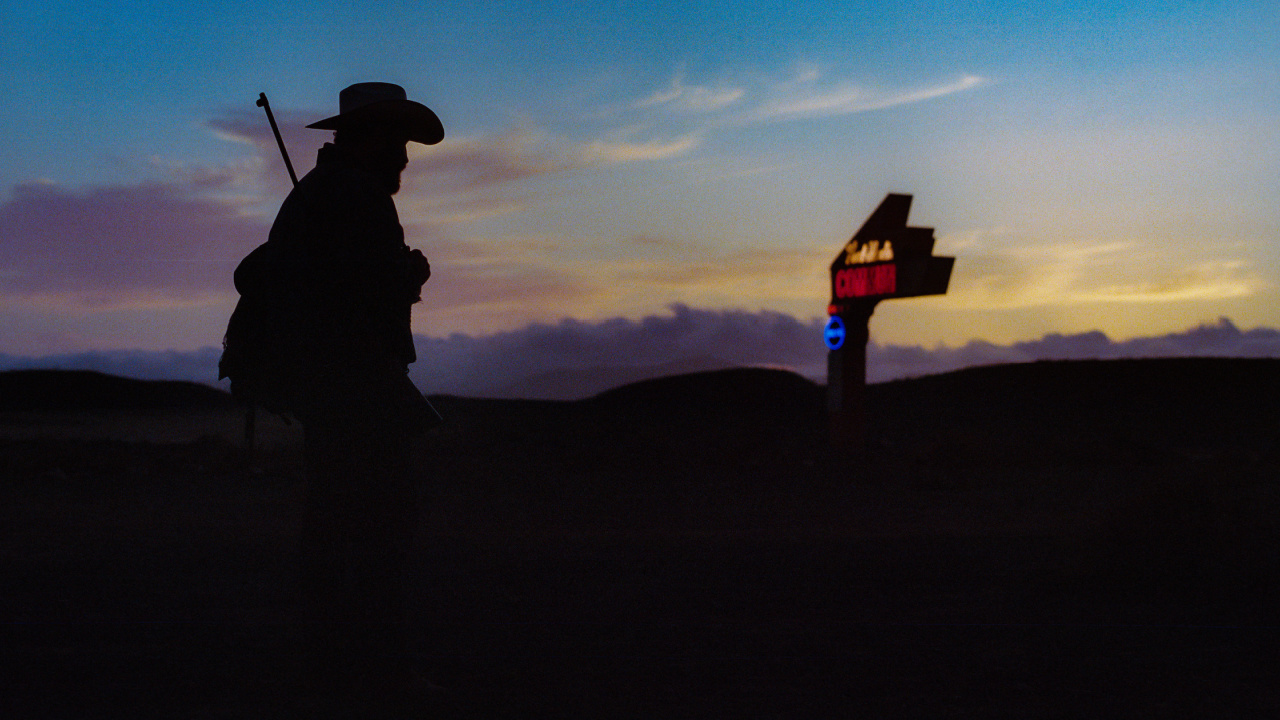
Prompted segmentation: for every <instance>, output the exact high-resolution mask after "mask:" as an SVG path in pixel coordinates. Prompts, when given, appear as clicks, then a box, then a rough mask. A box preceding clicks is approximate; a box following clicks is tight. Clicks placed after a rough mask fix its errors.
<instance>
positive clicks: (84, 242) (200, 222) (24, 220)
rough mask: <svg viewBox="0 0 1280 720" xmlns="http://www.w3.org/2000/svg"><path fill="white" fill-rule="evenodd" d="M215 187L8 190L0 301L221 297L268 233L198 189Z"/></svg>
mask: <svg viewBox="0 0 1280 720" xmlns="http://www.w3.org/2000/svg"><path fill="white" fill-rule="evenodd" d="M223 181H224V180H223V179H219V178H216V177H202V178H199V179H196V180H194V181H193V182H192V183H191V184H188V185H177V184H165V183H146V184H140V185H131V186H116V187H98V188H91V189H88V190H84V191H79V192H75V191H70V190H66V189H64V188H61V187H58V186H56V185H40V184H29V185H19V186H17V187H15V188H13V192H12V197H11V198H10V199H9V200H8V201H7V202H5V203H3V205H0V238H3V240H4V242H3V243H2V244H0V267H2V268H3V272H2V273H0V296H4V297H8V298H33V297H45V298H54V299H57V300H59V301H62V302H65V301H67V300H70V301H72V302H73V303H77V304H81V305H88V306H112V305H127V304H134V303H139V302H144V303H145V302H157V301H159V302H172V301H189V300H193V299H197V298H200V297H204V296H208V295H210V294H226V293H227V292H228V291H229V290H230V289H231V283H230V278H231V272H232V270H233V269H234V268H235V263H236V262H237V261H238V260H239V259H240V257H242V256H243V255H244V254H245V253H247V252H248V251H249V250H251V249H252V248H253V247H254V246H255V245H256V244H257V243H259V242H261V241H262V239H264V238H265V237H266V233H267V227H266V226H265V225H264V224H263V223H262V222H261V221H260V220H256V219H253V218H250V217H246V216H243V215H241V214H240V213H239V212H238V211H237V208H236V206H234V205H233V204H230V203H227V202H223V201H219V200H215V199H209V198H207V197H202V196H201V195H200V194H199V192H198V191H200V190H204V189H207V188H208V187H209V186H216V185H218V184H220V183H221V182H223Z"/></svg>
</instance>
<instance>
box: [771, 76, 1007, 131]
mask: <svg viewBox="0 0 1280 720" xmlns="http://www.w3.org/2000/svg"><path fill="white" fill-rule="evenodd" d="M988 82H989V81H988V80H987V79H985V78H982V77H979V76H977V75H965V76H963V77H961V78H959V79H958V80H954V81H951V82H946V83H941V84H935V85H926V86H924V87H918V88H907V89H887V90H886V89H881V88H875V87H870V86H865V85H859V84H855V83H851V82H839V83H836V84H835V85H830V86H823V85H821V84H820V83H819V78H818V76H817V74H816V73H814V72H812V71H810V72H807V73H805V74H804V75H803V76H802V77H801V78H800V79H799V80H798V81H796V82H792V83H786V84H783V85H780V86H778V87H775V88H774V89H772V90H771V92H770V94H771V95H772V97H770V98H769V99H768V100H766V101H765V102H763V103H762V104H761V105H760V106H759V107H757V108H756V109H755V110H754V111H753V112H752V113H751V114H750V119H751V120H753V121H756V122H772V121H782V120H797V119H805V118H824V117H832V116H836V115H851V114H854V113H862V112H869V111H872V110H884V109H886V108H891V107H897V106H899V105H910V104H912V103H919V102H924V101H926V100H933V99H935V98H940V97H945V96H947V95H953V94H955V93H959V92H964V91H966V90H972V89H974V88H977V87H981V86H982V85H985V84H987V83H988Z"/></svg>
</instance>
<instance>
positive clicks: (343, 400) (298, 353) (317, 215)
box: [229, 145, 425, 423]
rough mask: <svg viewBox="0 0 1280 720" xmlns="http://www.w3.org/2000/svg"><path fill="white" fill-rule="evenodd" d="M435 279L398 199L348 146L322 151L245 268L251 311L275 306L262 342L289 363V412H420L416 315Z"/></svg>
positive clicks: (242, 287) (280, 373)
mask: <svg viewBox="0 0 1280 720" xmlns="http://www.w3.org/2000/svg"><path fill="white" fill-rule="evenodd" d="M418 258H421V255H418ZM424 279H425V278H423V277H422V275H421V272H420V270H419V269H418V266H417V264H416V263H415V261H414V258H413V253H412V252H411V251H410V250H409V248H408V247H407V246H406V245H405V242H404V231H403V229H402V228H401V227H400V220H399V217H398V215H397V213H396V207H395V203H394V202H393V201H392V199H391V195H390V194H389V193H388V192H387V191H386V190H385V189H383V187H382V186H381V185H380V184H379V183H378V182H377V179H376V178H374V177H373V176H372V175H370V174H369V173H367V172H366V171H364V170H362V169H360V168H358V167H356V166H355V165H354V164H352V163H351V162H349V161H348V160H347V159H346V158H345V157H344V155H343V150H342V149H341V148H340V147H337V146H334V145H325V146H324V147H323V148H321V150H320V152H319V155H318V157H317V162H316V167H315V169H313V170H312V171H311V172H309V173H307V175H306V176H305V177H303V178H302V180H301V181H299V182H298V185H297V187H295V188H294V189H293V191H292V192H291V193H289V196H288V197H287V198H286V199H285V201H284V204H283V205H282V206H281V207H280V212H279V214H278V215H277V216H276V221H275V224H274V225H273V226H272V228H271V234H270V236H269V237H268V240H267V242H266V243H265V244H263V245H262V246H260V247H259V248H257V249H256V250H254V251H253V252H252V253H250V254H249V256H248V257H246V258H245V259H244V261H242V262H241V263H240V265H239V267H237V268H236V272H235V285H236V289H237V290H238V291H239V292H240V294H241V303H242V304H244V303H246V302H251V303H255V304H259V305H260V306H261V307H262V308H263V314H264V315H265V319H264V329H263V331H262V332H261V333H260V334H261V335H262V337H261V338H259V339H258V340H257V343H258V344H259V345H260V346H269V348H267V351H268V352H267V356H268V357H269V362H271V363H274V364H276V365H277V366H278V370H277V371H276V372H275V373H274V374H275V376H276V377H274V378H273V379H272V380H270V384H272V385H273V386H274V387H273V388H272V392H274V393H275V394H276V395H278V401H277V404H278V405H282V406H287V407H286V408H285V409H286V410H287V411H289V412H291V413H293V414H295V415H298V416H299V417H300V418H301V419H302V420H303V422H304V423H305V422H307V421H308V417H311V418H321V417H323V418H332V417H336V416H341V415H344V414H345V415H353V414H354V415H362V416H363V415H368V414H370V413H378V412H381V411H380V408H384V407H385V406H386V405H387V404H388V403H390V404H392V405H397V406H398V405H400V404H403V403H409V404H413V400H414V398H408V399H406V398H404V397H402V396H403V395H404V394H405V393H406V392H408V389H411V388H412V387H413V386H412V383H409V382H408V380H407V378H406V377H405V372H406V369H407V365H408V364H409V363H411V362H413V361H414V360H415V359H416V357H415V353H414V349H413V336H412V333H411V331H410V327H409V319H410V311H411V307H412V305H413V304H414V303H416V302H417V301H418V300H419V298H420V292H421V287H422V283H423V281H424ZM237 312H239V309H237ZM229 336H230V331H229ZM232 381H233V386H234V382H235V378H234V377H232ZM413 395H414V396H415V397H416V400H418V401H420V400H421V396H420V395H418V394H417V392H416V391H413ZM268 407H269V409H276V408H271V407H270V405H268Z"/></svg>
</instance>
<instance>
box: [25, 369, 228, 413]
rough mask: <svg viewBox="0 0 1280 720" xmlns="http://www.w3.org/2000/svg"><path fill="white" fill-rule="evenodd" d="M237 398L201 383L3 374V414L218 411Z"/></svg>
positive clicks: (84, 373)
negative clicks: (117, 410)
mask: <svg viewBox="0 0 1280 720" xmlns="http://www.w3.org/2000/svg"><path fill="white" fill-rule="evenodd" d="M232 404H233V401H232V400H231V396H230V395H229V394H227V393H225V392H223V391H221V390H218V389H216V388H212V387H209V386H208V385H201V384H200V383H194V382H185V381H171V380H134V379H132V378H124V377H118V376H116V375H107V374H105V373H100V372H93V371H88V370H10V371H8V372H0V411H10V412H12V411H67V410H106V409H204V408H208V409H213V408H225V407H230V406H232Z"/></svg>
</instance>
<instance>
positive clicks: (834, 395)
mask: <svg viewBox="0 0 1280 720" xmlns="http://www.w3.org/2000/svg"><path fill="white" fill-rule="evenodd" d="M910 212H911V196H910V195H900V194H897V193H889V194H888V195H886V196H885V198H884V200H882V201H881V202H880V206H879V207H877V208H876V209H875V212H873V213H871V216H870V217H868V218H867V221H866V222H864V223H863V224H862V227H861V228H859V229H858V232H856V233H854V235H853V237H852V238H851V239H850V240H849V242H848V243H846V244H845V246H844V247H843V248H842V249H841V250H840V254H839V255H837V256H836V259H835V260H834V261H832V263H831V303H830V305H828V306H827V314H828V315H829V316H830V318H829V319H828V321H827V326H826V328H825V329H824V331H823V342H824V343H825V344H826V346H827V414H828V417H829V418H830V428H831V442H832V444H833V446H834V447H836V448H840V449H848V450H854V451H861V450H863V449H864V448H865V445H866V432H867V412H866V394H867V341H868V340H869V339H870V324H871V314H872V313H873V312H875V307H876V305H877V304H878V303H879V302H880V301H881V300H892V299H896V298H904V297H919V296H922V295H942V294H944V293H946V292H947V284H948V283H949V281H950V279H951V268H952V266H953V265H954V264H955V258H951V257H936V256H934V255H933V243H934V237H933V228H920V227H908V226H907V215H908V214H909V213H910Z"/></svg>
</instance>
